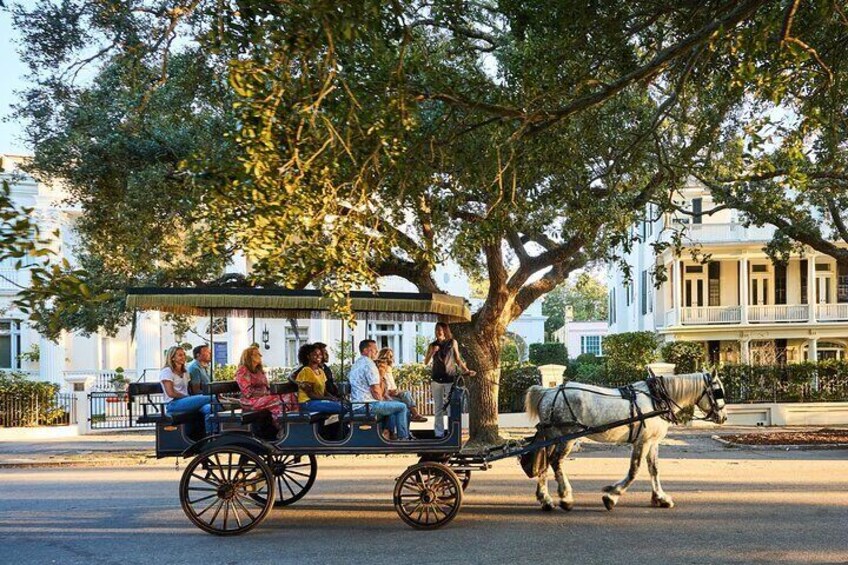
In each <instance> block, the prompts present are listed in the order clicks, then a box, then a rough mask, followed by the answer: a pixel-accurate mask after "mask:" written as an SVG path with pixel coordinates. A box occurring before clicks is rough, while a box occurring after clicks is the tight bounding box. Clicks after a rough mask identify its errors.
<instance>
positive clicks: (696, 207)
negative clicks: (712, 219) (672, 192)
mask: <svg viewBox="0 0 848 565" xmlns="http://www.w3.org/2000/svg"><path fill="white" fill-rule="evenodd" d="M703 207H704V199H703V198H693V199H692V223H693V224H700V223H701V212H702V211H703Z"/></svg>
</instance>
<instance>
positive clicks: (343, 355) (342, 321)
mask: <svg viewBox="0 0 848 565" xmlns="http://www.w3.org/2000/svg"><path fill="white" fill-rule="evenodd" d="M341 324H342V346H341V359H340V360H339V362H340V363H341V367H342V368H341V370H340V372H341V374H340V375H339V378H341V377H343V376H344V361H345V335H344V327H345V323H344V320H341Z"/></svg>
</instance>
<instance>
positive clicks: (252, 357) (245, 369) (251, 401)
mask: <svg viewBox="0 0 848 565" xmlns="http://www.w3.org/2000/svg"><path fill="white" fill-rule="evenodd" d="M236 382H237V383H238V385H239V389H241V398H240V401H241V407H242V408H243V409H244V410H252V411H257V410H268V411H270V412H271V415H272V416H273V420H274V426H276V428H277V430H278V431H279V430H280V429H281V426H280V422H279V420H278V419H279V417H280V416H281V415H282V413H283V412H284V411H285V410H286V405H285V403H284V402H283V399H281V398H280V397H279V396H278V395H272V394H271V389H270V387H269V386H268V378H267V377H266V376H265V371H264V370H263V369H262V354H261V353H260V352H259V348H258V347H248V348H247V349H245V350H244V353H242V354H241V360H240V361H239V368H238V370H237V371H236Z"/></svg>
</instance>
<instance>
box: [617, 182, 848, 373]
mask: <svg viewBox="0 0 848 565" xmlns="http://www.w3.org/2000/svg"><path fill="white" fill-rule="evenodd" d="M682 200H683V201H682V202H681V204H683V205H684V206H685V209H687V210H688V211H689V212H690V214H691V215H690V214H679V215H669V214H666V215H665V216H663V217H660V218H658V219H657V220H656V221H654V222H650V221H648V222H641V223H640V224H639V225H637V226H634V227H633V231H634V235H637V234H638V235H639V238H640V242H639V243H638V244H636V245H634V248H633V250H632V252H631V253H629V254H628V255H627V256H626V257H625V259H626V261H627V263H628V265H629V266H630V270H631V280H630V282H629V283H628V282H627V281H625V277H624V274H623V272H622V270H621V269H620V268H619V266H618V265H611V268H610V275H609V277H610V281H609V283H610V284H609V286H610V289H611V290H610V305H609V306H610V308H609V327H610V333H620V332H629V331H639V330H649V331H657V332H658V333H659V334H660V335H661V336H662V338H663V339H664V340H665V341H677V340H685V341H696V342H699V343H702V344H703V345H704V348H705V351H706V353H707V354H708V357H709V359H710V360H712V361H718V360H721V361H730V362H732V361H742V362H753V363H775V362H777V363H779V362H782V361H784V360H785V361H786V362H799V361H803V360H805V359H825V358H841V357H843V356H844V355H845V349H846V347H848V272H846V271H845V270H844V269H839V268H838V267H837V264H836V261H835V260H834V259H833V258H832V257H830V256H827V255H822V254H819V253H816V252H814V251H813V250H811V249H806V250H805V251H804V252H803V254H798V253H794V254H793V255H792V256H791V258H790V259H789V261H788V262H787V263H786V264H776V263H773V262H772V261H771V259H769V258H768V257H767V256H766V254H765V253H764V251H763V247H764V246H765V244H766V243H767V242H768V241H769V240H770V239H771V238H772V235H773V234H774V230H775V228H774V227H772V226H763V227H745V226H744V225H743V224H742V223H741V221H740V219H741V213H740V212H738V211H736V210H730V209H724V210H721V211H719V212H716V213H715V214H712V215H707V214H702V212H705V211H708V210H710V209H711V208H713V206H714V203H713V201H712V198H711V196H710V193H709V191H708V190H707V189H706V188H705V187H704V186H703V185H701V184H700V183H697V182H696V181H690V182H689V183H688V185H687V186H686V187H685V188H684V189H683V190H682ZM684 227H685V232H684V233H685V236H684V243H685V245H686V249H685V250H684V251H683V253H682V254H681V255H679V256H675V255H673V250H672V249H666V250H665V251H663V252H662V253H661V254H660V255H658V256H657V255H656V254H655V253H654V250H653V248H652V247H651V243H652V242H654V241H656V239H657V238H658V237H662V238H668V237H669V236H670V233H671V231H672V230H679V229H681V228H684ZM839 245H844V243H839ZM693 250H696V251H697V252H698V253H699V254H700V255H699V256H698V257H696V258H693V257H692V253H691V252H692V251H693ZM704 257H706V258H707V259H708V260H707V261H706V262H702V259H703V258H704ZM656 265H662V266H664V267H665V269H666V272H667V273H668V280H667V281H666V282H664V283H663V284H662V285H660V287H659V288H656V287H655V284H654V281H653V279H652V276H651V271H652V270H653V269H654V267H655V266H656Z"/></svg>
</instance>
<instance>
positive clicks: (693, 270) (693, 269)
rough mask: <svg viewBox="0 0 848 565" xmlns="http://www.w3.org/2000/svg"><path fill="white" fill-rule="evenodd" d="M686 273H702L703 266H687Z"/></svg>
mask: <svg viewBox="0 0 848 565" xmlns="http://www.w3.org/2000/svg"><path fill="white" fill-rule="evenodd" d="M686 272H687V273H703V272H704V266H703V265H687V266H686Z"/></svg>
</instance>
